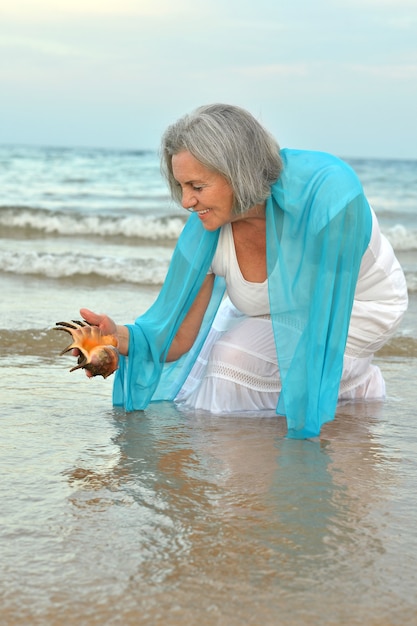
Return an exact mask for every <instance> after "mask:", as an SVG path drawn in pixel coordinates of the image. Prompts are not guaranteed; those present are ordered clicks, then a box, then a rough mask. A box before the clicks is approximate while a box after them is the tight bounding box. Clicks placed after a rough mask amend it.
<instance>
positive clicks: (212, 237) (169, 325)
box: [113, 149, 372, 438]
mask: <svg viewBox="0 0 417 626" xmlns="http://www.w3.org/2000/svg"><path fill="white" fill-rule="evenodd" d="M281 157H282V160H283V171H282V174H281V176H280V178H279V179H278V181H277V182H276V183H275V184H274V185H273V186H272V187H271V195H270V197H269V198H268V200H267V202H266V238H267V270H268V288H269V301H270V308H271V320H272V325H273V331H274V337H275V344H276V350H277V355H278V363H279V368H280V375H281V382H282V391H281V393H280V396H279V401H278V405H277V413H278V414H281V415H285V416H286V419H287V426H288V436H289V437H293V438H306V437H315V436H318V435H319V433H320V429H321V426H322V424H324V423H325V422H327V421H329V420H331V419H333V417H334V414H335V411H336V405H337V398H338V392H339V385H340V379H341V376H342V370H343V356H344V350H345V346H346V340H347V334H348V329H349V321H350V315H351V310H352V305H353V298H354V293H355V288H356V283H357V279H358V274H359V268H360V264H361V260H362V256H363V253H364V252H365V250H366V247H367V245H368V243H369V239H370V236H371V228H372V217H371V212H370V209H369V205H368V202H367V200H366V198H365V196H364V193H363V189H362V186H361V184H360V182H359V180H358V178H357V176H356V174H355V173H354V172H353V170H352V169H351V168H350V167H349V166H348V165H347V164H346V163H344V162H343V161H341V160H339V159H337V158H336V157H333V156H331V155H329V154H325V153H319V152H310V151H301V150H287V149H284V150H281ZM218 237H219V231H215V232H210V231H206V230H205V229H204V227H203V226H202V224H201V221H200V220H199V218H198V216H197V215H191V216H190V218H189V219H188V221H187V223H186V225H185V227H184V229H183V231H182V233H181V235H180V237H179V239H178V243H177V246H176V248H175V250H174V253H173V256H172V260H171V264H170V267H169V270H168V274H167V277H166V279H165V282H164V285H163V287H162V289H161V291H160V294H159V296H158V298H157V299H156V301H155V303H154V304H153V305H152V306H151V307H150V309H148V311H147V312H146V313H145V314H144V315H141V316H140V317H138V318H137V319H136V321H135V323H134V324H131V325H128V329H129V356H128V357H123V356H122V357H121V358H120V365H119V369H118V370H117V372H116V377H115V382H114V388H113V403H114V404H115V405H116V406H124V407H125V409H126V410H127V411H132V410H140V409H145V408H146V407H147V405H148V404H149V402H151V401H152V402H154V401H160V400H173V399H174V398H175V396H176V395H177V393H178V392H179V390H180V389H181V387H182V385H183V383H184V381H185V380H186V378H187V376H188V374H189V372H190V370H191V368H192V366H193V364H194V362H195V359H196V358H197V355H198V353H199V352H200V350H201V347H202V345H203V343H204V340H205V338H206V337H207V334H208V332H209V330H210V327H211V324H212V322H213V319H214V316H215V314H216V312H217V309H218V307H219V305H220V302H221V300H222V298H223V295H224V292H225V283H224V280H223V278H221V277H216V279H215V282H214V289H213V294H212V297H211V300H210V304H209V306H208V309H207V311H206V314H205V317H204V320H203V323H202V325H201V329H200V333H199V335H198V337H197V340H196V341H195V343H194V346H193V348H192V349H191V351H190V352H188V353H187V354H186V355H184V356H183V357H181V358H180V359H179V360H178V361H175V362H173V363H165V358H166V354H167V352H168V349H169V346H170V344H171V342H172V339H173V338H174V337H175V334H176V332H177V330H178V328H179V326H180V325H181V322H182V321H183V319H184V317H185V315H186V314H187V312H188V310H189V308H190V306H191V304H192V303H193V301H194V299H195V297H196V295H197V293H198V292H199V289H200V287H201V285H202V283H203V281H204V278H205V277H206V274H207V271H208V269H209V267H210V265H211V261H212V258H213V255H214V253H215V251H216V247H217V241H218Z"/></svg>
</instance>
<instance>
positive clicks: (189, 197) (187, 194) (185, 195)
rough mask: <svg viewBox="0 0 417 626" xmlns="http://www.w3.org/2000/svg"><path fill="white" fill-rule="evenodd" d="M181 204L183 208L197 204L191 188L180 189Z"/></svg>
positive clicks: (189, 207)
mask: <svg viewBox="0 0 417 626" xmlns="http://www.w3.org/2000/svg"><path fill="white" fill-rule="evenodd" d="M181 204H182V206H183V207H184V209H191V208H192V207H194V206H195V205H196V204H197V198H196V197H195V194H194V193H193V190H192V189H190V190H189V189H183V190H182V199H181Z"/></svg>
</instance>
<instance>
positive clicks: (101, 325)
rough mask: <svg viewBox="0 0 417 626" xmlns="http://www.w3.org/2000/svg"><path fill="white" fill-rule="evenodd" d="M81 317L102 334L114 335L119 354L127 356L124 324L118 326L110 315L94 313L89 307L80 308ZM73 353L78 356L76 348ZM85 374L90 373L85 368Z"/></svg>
mask: <svg viewBox="0 0 417 626" xmlns="http://www.w3.org/2000/svg"><path fill="white" fill-rule="evenodd" d="M80 313H81V315H82V318H83V319H84V320H85V321H86V322H88V324H91V326H97V328H98V329H99V330H100V332H101V334H102V335H114V336H115V337H116V338H117V341H118V350H119V352H120V354H123V355H124V356H127V353H128V349H129V331H128V329H127V328H126V326H119V325H118V324H116V323H115V322H114V321H113V320H112V319H111V317H109V316H108V315H103V314H101V313H94V312H93V311H90V309H80ZM73 355H74V356H78V355H79V353H78V354H77V351H76V350H73ZM85 373H86V375H87V376H88V377H89V378H90V377H91V376H92V374H91V373H90V372H89V371H88V370H85Z"/></svg>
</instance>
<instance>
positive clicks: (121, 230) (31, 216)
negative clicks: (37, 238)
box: [0, 208, 184, 241]
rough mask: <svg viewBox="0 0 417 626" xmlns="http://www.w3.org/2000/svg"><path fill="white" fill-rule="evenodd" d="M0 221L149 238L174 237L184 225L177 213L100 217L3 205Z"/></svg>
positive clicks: (42, 229) (73, 232)
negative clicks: (171, 214)
mask: <svg viewBox="0 0 417 626" xmlns="http://www.w3.org/2000/svg"><path fill="white" fill-rule="evenodd" d="M0 224H2V225H3V226H7V227H9V228H15V229H25V228H30V229H33V230H36V231H40V232H43V233H48V234H54V233H55V234H57V235H67V236H71V235H74V236H75V235H77V236H79V235H82V236H88V235H98V236H100V237H112V236H113V237H114V236H120V235H122V236H124V237H139V238H141V239H147V240H151V241H158V240H160V239H169V240H176V239H177V238H178V236H179V234H180V232H181V230H182V228H183V227H184V220H182V219H181V218H180V217H163V218H151V217H143V216H138V215H122V216H120V217H103V216H102V215H80V214H75V215H69V214H64V213H55V212H50V211H44V210H31V209H24V208H21V209H17V208H9V209H3V210H2V211H1V213H0Z"/></svg>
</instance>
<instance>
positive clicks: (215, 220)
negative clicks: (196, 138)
mask: <svg viewBox="0 0 417 626" xmlns="http://www.w3.org/2000/svg"><path fill="white" fill-rule="evenodd" d="M172 172H173V175H174V178H175V180H176V181H177V183H178V185H179V186H180V187H181V190H182V202H181V203H182V206H183V207H184V209H189V210H192V211H193V212H195V213H197V214H198V217H199V218H200V220H201V221H202V223H203V226H204V228H205V229H206V230H217V229H218V228H220V227H221V226H224V224H227V223H228V222H231V221H234V220H235V219H236V215H234V214H233V210H232V209H233V191H232V187H231V185H230V183H229V182H228V181H227V180H226V178H224V176H222V175H221V174H218V173H217V172H213V171H212V170H210V169H208V168H207V167H206V166H205V165H203V164H202V163H200V161H198V160H197V159H196V158H195V157H193V155H192V154H191V153H190V152H188V151H186V150H184V151H182V152H179V153H178V154H174V156H173V157H172Z"/></svg>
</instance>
